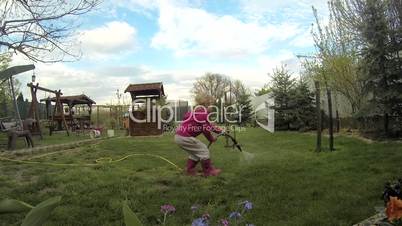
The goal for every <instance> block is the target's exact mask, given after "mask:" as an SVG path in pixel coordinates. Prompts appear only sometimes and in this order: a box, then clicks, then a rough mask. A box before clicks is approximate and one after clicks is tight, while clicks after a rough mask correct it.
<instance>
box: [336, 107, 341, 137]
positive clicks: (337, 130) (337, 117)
mask: <svg viewBox="0 0 402 226" xmlns="http://www.w3.org/2000/svg"><path fill="white" fill-rule="evenodd" d="M335 117H336V132H337V133H339V132H340V131H341V119H340V118H339V111H338V110H336V116H335Z"/></svg>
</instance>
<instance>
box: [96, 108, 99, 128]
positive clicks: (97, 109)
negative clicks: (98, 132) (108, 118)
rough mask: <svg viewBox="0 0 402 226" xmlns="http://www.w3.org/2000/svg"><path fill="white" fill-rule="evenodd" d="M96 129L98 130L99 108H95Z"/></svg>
mask: <svg viewBox="0 0 402 226" xmlns="http://www.w3.org/2000/svg"><path fill="white" fill-rule="evenodd" d="M96 127H98V128H99V106H98V105H97V106H96Z"/></svg>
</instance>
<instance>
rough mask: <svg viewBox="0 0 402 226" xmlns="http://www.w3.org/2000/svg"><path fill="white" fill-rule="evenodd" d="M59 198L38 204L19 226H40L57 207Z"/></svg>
mask: <svg viewBox="0 0 402 226" xmlns="http://www.w3.org/2000/svg"><path fill="white" fill-rule="evenodd" d="M60 200H61V197H60V196H57V197H53V198H50V199H48V200H46V201H43V202H41V203H39V204H38V205H37V206H35V207H34V208H33V209H32V210H31V211H29V213H28V214H27V215H26V216H25V219H24V221H23V222H22V224H21V226H41V225H43V223H44V222H45V221H46V220H47V219H48V218H49V216H50V214H51V213H52V211H53V210H54V209H55V208H56V207H57V206H58V205H59V202H60Z"/></svg>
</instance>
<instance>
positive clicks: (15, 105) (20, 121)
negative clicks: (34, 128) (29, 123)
mask: <svg viewBox="0 0 402 226" xmlns="http://www.w3.org/2000/svg"><path fill="white" fill-rule="evenodd" d="M10 86H11V93H12V95H13V102H14V109H15V114H16V115H17V120H18V123H19V124H20V127H21V130H23V129H24V128H23V125H22V120H21V115H20V110H19V109H18V104H17V98H16V96H15V90H14V81H13V77H11V78H10Z"/></svg>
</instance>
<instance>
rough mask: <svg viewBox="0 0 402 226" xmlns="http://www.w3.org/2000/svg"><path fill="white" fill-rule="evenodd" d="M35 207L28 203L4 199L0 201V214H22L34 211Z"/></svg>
mask: <svg viewBox="0 0 402 226" xmlns="http://www.w3.org/2000/svg"><path fill="white" fill-rule="evenodd" d="M32 208H33V206H31V205H29V204H28V203H25V202H22V201H18V200H15V199H4V200H2V201H0V214H5V213H20V212H24V211H28V210H30V209H32Z"/></svg>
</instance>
